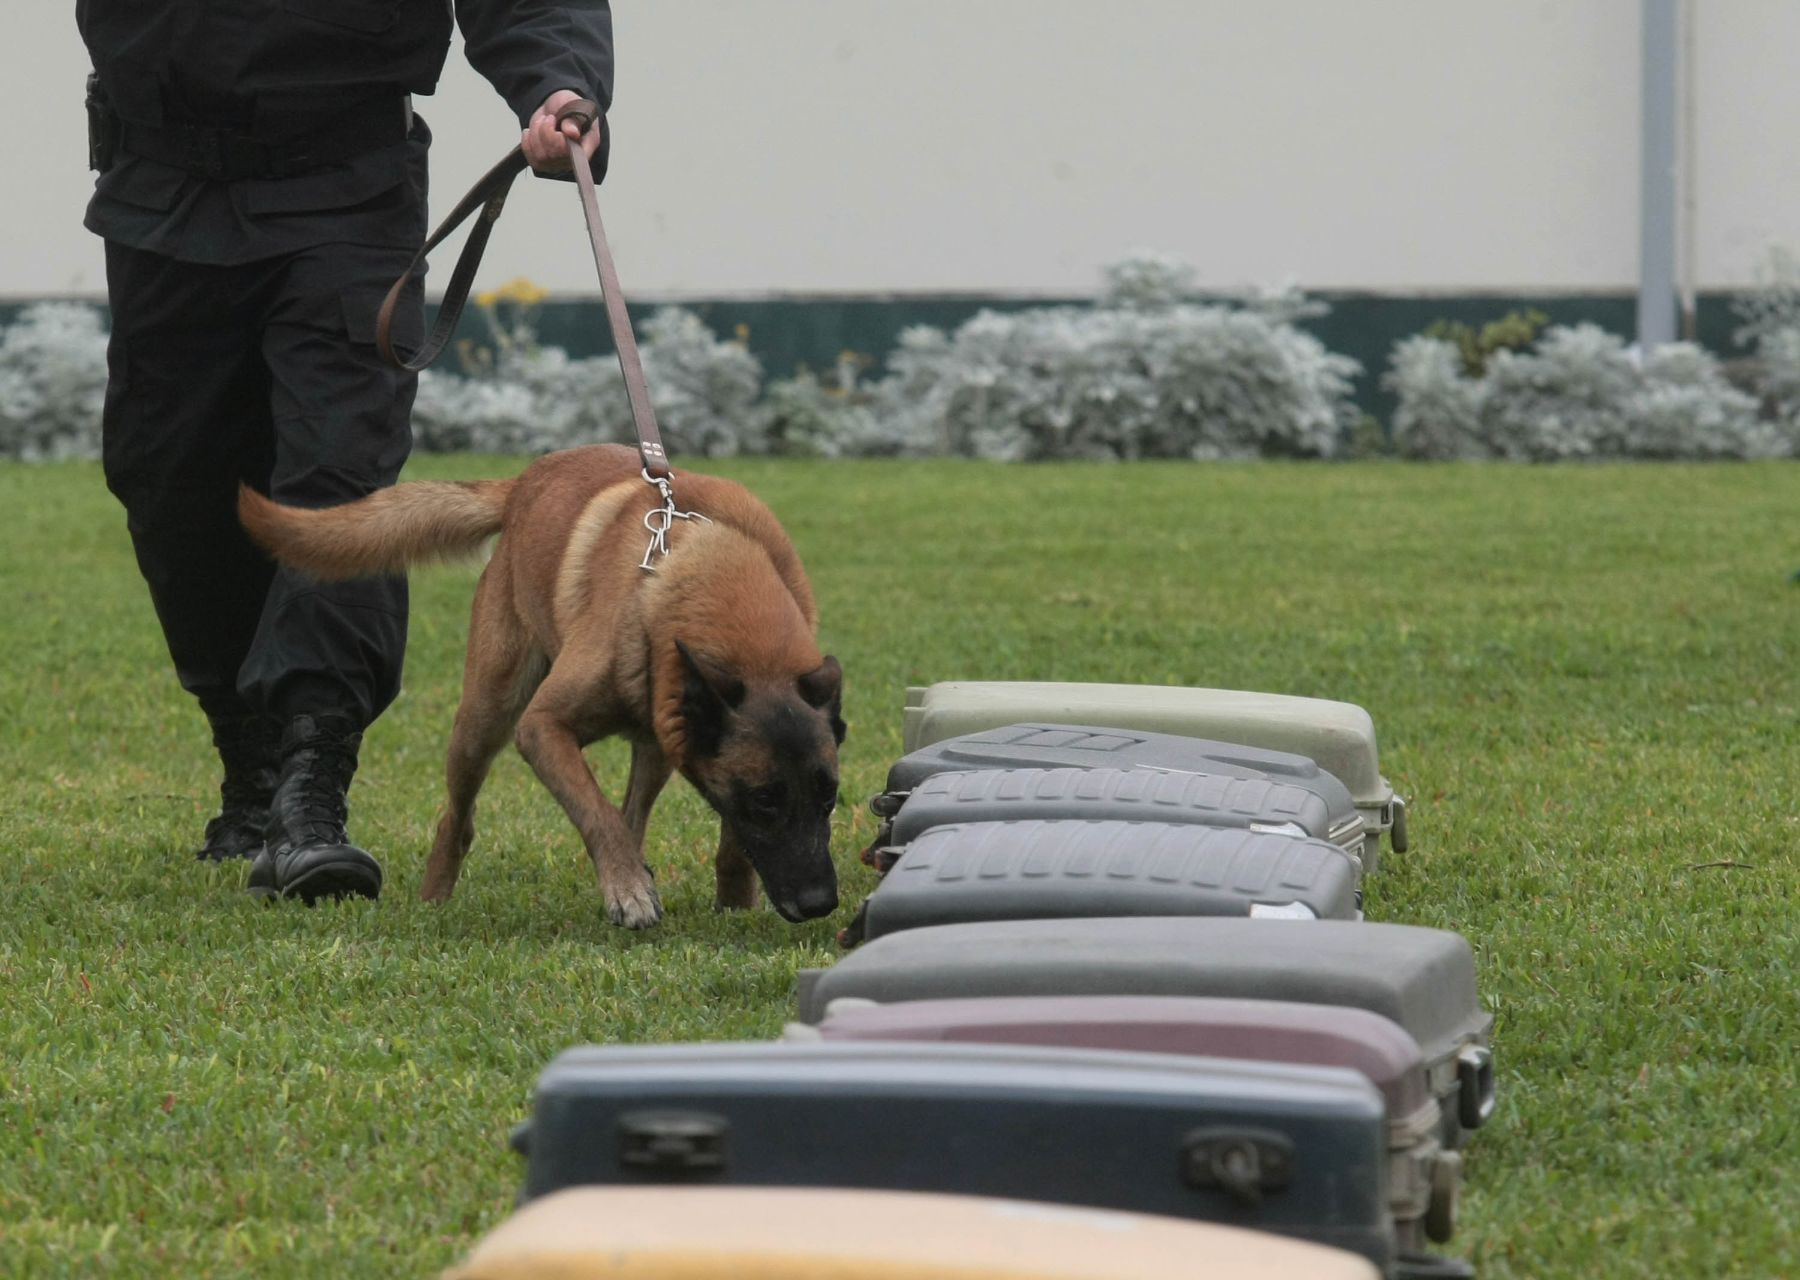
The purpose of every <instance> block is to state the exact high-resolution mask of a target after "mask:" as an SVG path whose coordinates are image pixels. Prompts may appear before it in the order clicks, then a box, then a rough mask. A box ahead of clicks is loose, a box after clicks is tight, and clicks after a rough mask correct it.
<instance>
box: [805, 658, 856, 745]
mask: <svg viewBox="0 0 1800 1280" xmlns="http://www.w3.org/2000/svg"><path fill="white" fill-rule="evenodd" d="M796 683H798V684H799V686H800V696H801V697H802V698H804V699H805V700H806V705H807V706H809V707H817V708H818V709H819V710H821V711H823V712H825V713H826V714H827V716H828V718H829V719H830V722H831V736H832V737H834V738H836V739H837V743H838V745H839V746H840V747H841V746H843V745H844V732H845V726H844V717H843V705H844V701H843V699H844V669H843V667H841V666H839V665H838V660H837V659H836V658H834V657H832V656H831V655H830V654H826V655H825V661H823V662H821V663H820V664H819V665H818V666H817V667H815V668H814V669H813V670H811V671H808V672H807V673H806V674H805V675H803V676H801V677H800V679H799V680H798V681H797V682H796Z"/></svg>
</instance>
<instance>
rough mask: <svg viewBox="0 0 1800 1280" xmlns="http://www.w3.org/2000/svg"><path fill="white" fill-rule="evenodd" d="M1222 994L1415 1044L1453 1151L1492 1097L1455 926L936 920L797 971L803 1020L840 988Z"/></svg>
mask: <svg viewBox="0 0 1800 1280" xmlns="http://www.w3.org/2000/svg"><path fill="white" fill-rule="evenodd" d="M1078 995H1091V996H1118V995H1160V996H1224V997H1231V998H1236V999H1251V1000H1280V1001H1294V1002H1300V1003H1307V1004H1330V1005H1343V1006H1347V1007H1349V1008H1353V1009H1367V1010H1368V1011H1369V1012H1371V1013H1378V1014H1380V1015H1382V1016H1383V1017H1385V1018H1389V1019H1392V1020H1393V1021H1394V1022H1397V1023H1399V1024H1400V1026H1401V1027H1402V1028H1403V1029H1404V1030H1405V1031H1406V1032H1407V1033H1408V1034H1409V1035H1411V1036H1412V1038H1413V1039H1414V1040H1416V1041H1418V1043H1419V1047H1420V1048H1421V1049H1422V1050H1423V1051H1424V1053H1425V1068H1426V1072H1427V1073H1428V1075H1429V1076H1430V1078H1431V1089H1432V1093H1433V1094H1434V1095H1435V1096H1436V1097H1437V1099H1438V1104H1439V1107H1440V1109H1441V1111H1442V1113H1443V1117H1442V1130H1441V1132H1442V1135H1443V1140H1444V1144H1445V1145H1446V1146H1448V1147H1452V1148H1455V1147H1459V1146H1461V1145H1462V1141H1463V1138H1464V1136H1465V1134H1466V1132H1467V1131H1468V1130H1470V1129H1474V1128H1476V1127H1478V1126H1479V1125H1481V1124H1482V1123H1483V1122H1484V1121H1486V1119H1487V1118H1488V1115H1489V1114H1490V1113H1491V1112H1492V1110H1493V1107H1494V1068H1493V1055H1492V1052H1491V1050H1490V1048H1489V1039H1490V1035H1491V1032H1492V1030H1493V1025H1494V1019H1493V1015H1492V1014H1490V1013H1487V1012H1486V1011H1485V1010H1483V1009H1482V1007H1481V1001H1480V998H1479V996H1478V995H1477V993H1476V989H1475V958H1474V955H1473V953H1472V952H1471V951H1470V949H1469V944H1468V943H1467V942H1466V941H1465V940H1464V939H1463V938H1462V937H1461V936H1460V935H1458V934H1454V933H1450V932H1448V931H1447V930H1443V929H1426V928H1421V927H1419V926H1416V925H1404V924H1371V923H1361V922H1350V921H1343V920H1318V921H1308V922H1305V923H1297V922H1294V921H1289V920H1230V919H1217V920H1209V919H1195V918H1186V917H1183V918H1169V917H1156V916H1145V917H1138V918H1122V919H1069V920H1001V921H994V922H990V923H983V924H949V925H934V926H930V927H928V928H923V929H907V930H904V931H903V932H900V933H891V934H889V935H887V936H886V937H884V938H878V939H877V940H875V941H874V942H871V943H869V944H868V945H867V946H865V947H863V948H862V949H861V950H858V951H855V952H852V953H851V954H850V955H847V956H845V957H844V958H843V959H842V960H840V961H839V962H838V963H837V964H835V965H833V966H832V967H831V968H829V969H803V970H801V971H800V975H799V997H800V1018H801V1021H803V1022H818V1021H819V1020H820V1019H821V1018H822V1017H824V1016H825V1012H826V1008H827V1006H829V1005H830V1003H831V1002H832V1001H833V1000H836V999H838V998H840V997H842V996H856V997H859V998H861V999H865V1000H874V1001H877V1002H880V1003H884V1004H885V1003H890V1002H895V1001H902V1000H939V999H946V998H959V997H970V996H1078Z"/></svg>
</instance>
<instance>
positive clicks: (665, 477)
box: [375, 99, 712, 573]
mask: <svg viewBox="0 0 1800 1280" xmlns="http://www.w3.org/2000/svg"><path fill="white" fill-rule="evenodd" d="M599 119H600V108H599V106H598V105H597V104H595V103H592V102H589V101H586V100H585V99H583V100H580V101H576V102H571V103H569V104H568V105H567V106H565V107H564V108H563V109H562V110H561V111H558V112H557V113H556V124H557V128H558V129H559V130H560V129H561V127H562V125H563V124H564V122H566V121H573V122H574V123H575V124H576V125H577V126H578V127H579V128H580V130H581V132H582V133H583V134H585V133H587V131H588V130H589V129H591V128H593V127H594V126H595V124H596V123H598V121H599ZM565 141H567V143H568V146H569V164H570V166H571V167H572V168H573V169H574V171H575V185H576V187H577V188H578V189H579V190H580V193H581V211H582V215H583V216H584V218H585V219H586V220H587V229H588V241H589V243H590V244H591V245H592V247H593V251H594V268H595V270H596V271H597V272H598V273H599V276H600V296H601V298H602V299H603V300H604V302H605V303H606V320H607V325H608V327H609V328H611V330H612V339H613V348H614V350H615V351H617V353H618V356H619V372H620V373H622V374H623V375H624V377H625V398H626V400H627V401H628V402H629V403H630V405H631V418H632V422H633V424H634V425H635V427H636V428H637V438H638V459H639V461H640V462H641V463H642V475H643V478H644V481H645V483H647V484H649V485H652V486H653V487H654V488H655V489H656V491H657V493H658V495H659V496H660V497H661V498H662V505H661V506H660V507H658V508H656V509H654V510H652V511H650V512H648V513H647V514H646V515H645V516H644V527H645V528H646V529H648V530H649V531H650V545H649V546H648V547H646V548H645V550H644V559H643V562H642V563H641V564H639V565H638V568H640V569H642V570H644V571H645V572H646V573H655V572H656V566H655V565H654V564H653V563H652V561H654V560H656V559H658V558H660V557H662V556H666V555H668V554H669V530H670V529H671V528H672V527H673V526H674V524H675V521H677V520H701V521H704V522H706V523H708V524H710V523H712V522H711V521H710V520H708V519H707V517H705V516H703V515H701V514H700V513H699V512H696V511H682V510H679V509H677V507H676V505H675V491H674V489H673V487H672V486H671V484H670V481H671V479H672V478H673V475H674V472H673V471H672V470H671V469H670V467H669V455H668V451H667V450H666V449H664V448H663V442H662V433H661V432H660V431H659V430H657V426H656V411H655V410H654V409H653V408H651V405H650V388H649V387H648V386H647V385H646V384H645V382H644V364H643V361H642V359H640V358H639V356H638V348H637V338H636V337H635V335H633V333H632V331H631V317H630V315H629V314H628V313H627V312H626V310H625V290H624V287H623V286H622V285H621V284H620V283H619V272H618V268H617V267H615V266H614V265H613V257H612V249H611V248H610V247H609V246H608V245H607V242H606V229H605V227H604V226H603V225H602V224H601V221H600V198H599V195H598V194H597V193H596V192H595V190H594V171H593V168H592V166H591V165H589V163H588V157H587V151H586V150H585V149H583V147H582V145H581V141H580V139H579V138H567V139H565ZM529 167H530V165H529V162H528V161H527V160H526V159H525V152H524V150H523V149H522V148H520V147H514V148H513V149H512V151H510V152H509V153H508V154H507V156H506V158H505V159H503V160H501V161H500V163H499V164H497V165H495V166H494V167H493V168H492V169H489V170H488V171H487V172H486V173H485V174H483V175H482V177H481V179H480V181H478V182H477V183H476V184H475V185H474V186H473V187H472V188H470V190H469V192H468V194H467V195H465V196H463V198H462V199H461V200H459V201H458V202H457V204H456V207H455V208H454V209H452V210H451V211H450V212H449V214H448V215H447V216H446V217H445V218H444V220H443V222H442V223H440V224H439V226H438V228H437V230H436V231H433V232H432V233H431V236H430V237H429V238H428V239H427V240H426V241H425V243H424V245H423V246H421V247H420V249H419V251H418V252H417V253H416V254H414V255H413V260H412V261H411V262H410V263H408V264H407V268H406V271H405V272H404V273H403V274H402V275H401V276H400V278H399V279H398V280H396V281H394V285H393V287H392V288H391V289H389V290H388V293H387V297H386V298H384V299H383V300H382V303H381V310H380V312H379V313H377V315H376V317H375V345H376V347H377V349H379V350H380V352H381V358H382V359H384V360H386V361H387V362H388V363H389V364H391V365H393V366H394V367H395V368H397V369H405V370H407V371H408V372H411V373H417V372H419V371H420V370H421V369H424V368H425V367H426V366H427V365H429V364H431V362H432V361H434V360H436V359H437V358H438V356H439V355H441V354H443V350H444V347H445V346H446V345H447V344H448V343H449V341H450V335H451V334H453V333H454V332H455V331H456V322H457V320H459V319H460V318H461V316H462V312H463V307H464V306H465V305H466V304H467V302H468V300H469V289H470V287H471V286H472V285H473V284H474V282H475V271H476V269H477V268H478V267H479V266H480V265H481V255H482V253H483V252H485V251H486V249H487V242H488V236H489V235H490V234H491V233H492V231H493V229H494V223H496V222H498V221H499V220H500V214H501V212H502V211H503V210H504V209H505V208H506V196H507V193H508V192H509V191H511V190H512V184H513V182H514V181H515V180H516V179H517V178H518V176H519V175H520V174H521V173H523V172H524V171H525V170H526V169H527V168H529ZM478 210H479V211H480V214H481V218H480V220H479V221H478V222H476V224H475V225H474V227H472V228H471V229H470V231H469V239H468V241H467V243H465V244H464V245H463V250H462V253H461V255H460V256H458V258H457V259H456V267H455V269H454V270H453V271H451V273H450V284H449V287H448V288H446V289H445V290H444V300H443V302H442V303H441V304H440V305H439V307H438V315H437V320H436V322H435V323H434V324H433V325H432V328H431V332H430V333H429V334H428V335H427V336H426V338H425V342H424V344H423V345H422V346H420V348H419V350H418V351H417V352H415V353H414V354H413V355H412V356H411V357H410V358H408V357H403V356H402V355H400V353H399V352H398V351H396V350H395V348H394V341H393V322H394V312H395V311H396V310H397V309H398V307H399V305H400V295H401V293H402V292H403V291H404V290H405V289H406V287H407V286H408V285H409V284H411V283H412V281H413V279H414V278H415V277H416V276H417V275H418V272H419V268H420V267H421V266H423V265H424V262H425V259H426V258H427V257H428V256H429V255H430V253H431V251H432V250H433V249H435V248H437V246H438V245H439V244H441V243H442V242H443V240H444V238H445V237H446V236H448V235H449V234H450V233H451V232H452V231H454V230H456V228H457V227H459V226H461V225H462V224H463V223H464V222H466V221H467V220H468V219H469V217H470V216H471V215H473V214H474V213H476V212H477V211H478Z"/></svg>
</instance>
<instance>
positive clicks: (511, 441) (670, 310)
mask: <svg viewBox="0 0 1800 1280" xmlns="http://www.w3.org/2000/svg"><path fill="white" fill-rule="evenodd" d="M639 351H640V354H641V356H642V358H643V364H644V377H645V380H646V381H647V382H648V384H649V388H650V403H651V407H652V408H653V409H654V410H655V412H656V420H657V425H658V427H659V428H660V429H661V432H662V436H663V439H664V441H665V442H666V443H667V445H668V447H669V450H670V452H671V453H674V454H676V455H681V454H687V455H689V456H694V455H699V456H704V457H722V456H726V455H729V454H734V453H739V452H744V451H757V450H760V449H761V447H762V424H763V414H762V412H761V411H760V409H759V408H758V405H757V401H758V399H759V397H760V395H761V393H762V366H761V365H760V364H758V363H757V360H756V357H755V356H753V355H751V354H750V353H749V352H748V351H747V350H745V349H744V346H743V344H742V343H738V342H722V341H720V340H719V339H718V338H716V337H714V336H713V333H712V331H711V330H710V329H708V328H707V327H706V325H705V323H704V322H702V321H701V320H700V318H699V317H698V316H695V315H694V314H693V313H692V312H689V311H683V310H681V309H680V308H677V307H665V308H663V309H661V310H659V311H657V312H656V313H655V314H654V315H652V316H651V317H650V319H649V320H647V321H645V322H644V324H643V325H642V333H641V337H640V347H639ZM413 433H414V438H415V440H416V441H417V443H418V446H419V447H420V448H421V449H427V450H432V451H448V450H476V451H480V452H495V453H544V452H548V451H549V450H552V449H564V448H568V447H570V446H573V445H578V444H595V443H601V442H606V441H619V442H631V441H634V440H635V439H636V438H637V437H636V434H635V430H634V428H633V425H632V415H631V405H630V402H629V401H628V400H627V399H626V396H625V380H624V376H623V375H622V374H621V373H620V372H619V364H618V361H617V359H615V358H614V357H613V356H611V355H607V356H594V357H589V358H586V359H572V358H571V357H570V356H569V355H568V353H567V352H565V351H563V350H562V349H561V348H560V347H544V346H538V345H537V344H535V343H532V342H519V343H512V344H508V345H506V346H505V347H503V348H502V349H501V351H500V353H499V355H498V357H497V358H496V359H495V360H493V361H492V363H491V366H484V367H483V368H482V370H481V371H480V372H479V373H477V374H474V375H463V374H452V373H439V372H435V371H433V372H427V373H426V374H424V375H422V376H421V377H420V380H419V396H418V401H417V403H416V404H415V405H414V408H413Z"/></svg>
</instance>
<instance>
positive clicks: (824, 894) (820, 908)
mask: <svg viewBox="0 0 1800 1280" xmlns="http://www.w3.org/2000/svg"><path fill="white" fill-rule="evenodd" d="M837 904H838V894H837V886H836V885H832V884H815V885H808V886H807V887H806V888H804V889H801V890H800V891H799V892H798V893H796V894H795V895H794V914H795V915H797V916H799V917H800V918H801V919H802V920H816V919H818V918H819V917H820V916H828V915H830V914H831V913H832V912H833V911H836V910H837Z"/></svg>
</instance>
